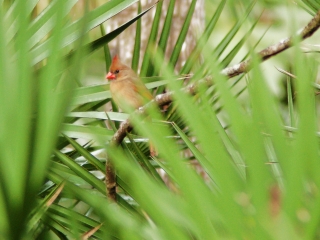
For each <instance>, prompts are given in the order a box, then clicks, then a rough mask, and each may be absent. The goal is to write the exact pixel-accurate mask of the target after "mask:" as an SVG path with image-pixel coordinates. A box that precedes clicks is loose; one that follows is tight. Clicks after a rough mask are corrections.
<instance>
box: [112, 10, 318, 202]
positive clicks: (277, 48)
mask: <svg viewBox="0 0 320 240" xmlns="http://www.w3.org/2000/svg"><path fill="white" fill-rule="evenodd" d="M319 27H320V11H318V12H317V14H316V15H315V16H314V18H312V20H311V21H310V22H309V23H308V25H307V26H305V27H304V28H303V29H302V31H300V32H298V33H297V36H298V37H300V38H301V39H302V40H304V39H306V38H308V37H310V36H312V34H313V33H314V32H316V31H317V30H318V29H319ZM292 41H293V37H290V38H286V39H284V40H281V41H279V42H278V43H277V44H274V45H271V46H269V47H267V48H265V49H263V50H262V51H260V52H259V53H258V54H259V56H260V57H261V61H266V60H267V59H269V58H271V57H272V56H275V55H277V54H279V53H281V52H283V51H284V50H286V49H288V48H290V47H291V46H292ZM250 69H251V60H250V59H249V60H245V61H243V62H241V63H238V64H236V65H234V66H231V67H227V68H225V69H223V70H222V71H221V74H222V75H225V76H227V77H228V78H231V77H234V76H237V75H240V74H242V73H246V72H248V71H249V70H250ZM206 82H208V83H209V85H210V82H211V81H210V79H206ZM197 87H198V83H192V84H190V85H188V86H187V87H185V89H184V90H185V91H186V92H187V93H189V94H194V93H195V92H196V91H197ZM173 94H174V93H173V92H168V93H164V94H159V95H157V96H156V97H155V98H154V100H152V102H154V103H155V104H157V105H158V106H162V105H166V104H169V103H171V102H172V96H173ZM148 105H149V104H147V105H146V106H144V107H141V108H140V109H139V110H137V111H136V113H139V114H143V113H144V112H145V111H146V109H147V108H148ZM131 130H132V126H131V125H130V120H129V119H128V120H126V121H124V122H122V124H121V125H120V128H119V129H118V131H117V132H116V133H115V134H114V135H113V137H112V140H111V143H110V144H115V145H119V144H120V143H121V142H122V140H123V139H124V138H125V136H126V133H127V132H130V131H131ZM106 184H107V195H108V197H109V198H110V199H111V200H114V201H115V200H116V177H115V171H114V168H113V166H112V163H111V162H110V161H107V164H106Z"/></svg>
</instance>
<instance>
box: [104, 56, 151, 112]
mask: <svg viewBox="0 0 320 240" xmlns="http://www.w3.org/2000/svg"><path fill="white" fill-rule="evenodd" d="M106 79H107V80H109V81H110V92H111V96H112V99H113V100H114V102H115V103H116V104H117V105H118V106H119V107H120V108H121V109H122V110H123V111H124V112H127V113H131V112H133V111H134V110H136V109H138V108H140V107H142V106H143V105H145V104H146V103H148V102H149V101H150V100H152V99H153V96H152V94H151V93H150V91H149V90H148V89H147V87H146V86H145V85H144V83H143V82H142V81H141V79H140V78H139V76H138V75H137V74H136V73H135V72H134V71H133V70H132V69H131V68H130V67H128V66H127V65H125V64H123V63H122V62H121V61H120V59H119V57H118V55H115V56H114V57H113V59H112V63H111V65H110V69H109V72H108V74H107V75H106Z"/></svg>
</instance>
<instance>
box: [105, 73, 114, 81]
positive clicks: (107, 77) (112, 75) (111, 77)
mask: <svg viewBox="0 0 320 240" xmlns="http://www.w3.org/2000/svg"><path fill="white" fill-rule="evenodd" d="M106 79H108V80H114V79H116V75H115V74H114V73H112V72H108V74H107V76H106Z"/></svg>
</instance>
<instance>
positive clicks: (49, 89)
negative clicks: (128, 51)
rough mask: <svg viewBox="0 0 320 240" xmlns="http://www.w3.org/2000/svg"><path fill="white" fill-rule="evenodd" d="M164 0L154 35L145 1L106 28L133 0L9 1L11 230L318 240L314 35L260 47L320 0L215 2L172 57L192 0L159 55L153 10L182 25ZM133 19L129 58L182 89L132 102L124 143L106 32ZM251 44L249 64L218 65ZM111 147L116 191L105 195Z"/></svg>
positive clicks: (1, 203)
mask: <svg viewBox="0 0 320 240" xmlns="http://www.w3.org/2000/svg"><path fill="white" fill-rule="evenodd" d="M167 2H169V3H170V4H168V5H167V7H164V6H163V7H162V8H161V4H162V3H161V1H160V2H159V3H158V4H157V5H156V6H155V7H154V9H156V10H152V11H153V12H154V14H155V16H154V17H153V19H154V20H153V22H150V24H151V25H152V30H151V33H154V35H153V34H150V35H148V46H149V47H147V48H146V47H145V46H141V45H142V44H141V43H140V39H141V35H143V34H145V32H144V30H143V29H142V31H139V27H138V26H139V21H140V20H139V19H140V17H141V15H138V13H137V14H136V16H137V17H134V18H133V19H132V21H131V22H128V24H125V25H123V26H122V27H118V28H116V29H115V30H114V31H112V32H107V34H105V33H104V30H105V26H103V25H102V24H108V22H109V21H112V19H113V18H117V15H116V14H117V13H118V12H121V11H123V10H124V9H125V8H126V7H128V6H130V5H132V4H138V1H135V0H123V1H117V0H111V1H108V2H104V1H76V0H68V1H66V0H55V1H50V2H46V1H36V0H29V1H24V0H16V1H0V4H1V6H2V7H1V12H0V72H1V77H0V84H1V87H0V91H1V93H0V107H1V113H2V114H1V118H0V132H1V134H0V146H1V148H0V149H1V154H0V212H1V214H0V238H1V239H87V238H92V239H216V238H217V239H234V238H241V239H243V238H244V239H300V238H305V239H317V238H319V234H320V233H319V230H318V229H319V228H318V226H319V216H320V214H319V211H320V206H319V203H320V199H319V197H320V196H319V184H320V182H319V181H320V179H319V176H320V175H319V139H318V136H319V134H318V131H319V130H318V119H317V114H318V113H317V109H318V107H317V104H318V101H317V94H315V93H317V91H318V89H319V85H317V76H318V69H319V67H318V66H319V64H318V63H319V61H318V45H317V44H314V43H317V38H318V36H319V33H318V34H315V35H314V36H313V37H312V38H311V39H310V40H308V41H307V42H303V43H300V42H299V39H295V40H294V45H295V46H294V47H292V49H291V50H289V51H286V52H284V53H281V54H279V55H278V56H276V57H275V58H274V60H273V62H271V63H261V62H260V60H259V59H258V58H257V57H256V56H255V55H254V54H253V53H254V52H257V51H259V50H261V49H262V48H264V47H267V46H269V45H271V44H274V43H276V42H278V41H279V40H280V39H282V38H283V37H287V36H290V35H293V33H294V32H296V31H297V30H298V29H300V28H301V27H303V26H305V25H306V24H307V22H308V21H309V20H310V19H311V18H312V16H313V15H314V14H315V13H316V12H317V10H318V9H319V3H317V1H297V2H293V1H286V2H285V3H284V2H283V1H262V0H261V1H257V2H248V1H231V0H227V1H209V0H207V1H206V2H205V16H206V17H205V20H206V27H205V28H204V29H205V30H204V33H203V34H200V35H199V36H197V37H198V40H197V42H196V44H195V48H193V47H192V51H191V55H190V56H189V57H188V58H187V59H186V60H185V62H184V64H183V65H182V68H177V67H176V68H174V67H175V66H176V62H177V60H178V58H177V56H179V55H181V51H182V50H181V49H182V46H183V42H184V35H183V34H184V33H187V31H185V32H184V31H183V29H186V30H187V29H188V28H189V20H191V19H192V14H191V13H192V12H193V6H195V5H194V4H195V3H196V1H195V0H194V1H191V3H190V7H189V13H190V15H186V16H185V17H186V18H185V21H184V22H183V26H184V27H183V26H181V30H180V32H179V35H180V36H181V37H180V38H179V40H177V42H175V47H174V49H173V52H172V53H167V55H166V58H164V57H163V55H164V54H163V53H164V50H165V49H166V46H167V45H166V43H167V38H168V37H169V32H167V31H163V29H165V28H162V25H161V26H158V25H157V19H158V18H157V16H159V17H160V16H161V11H163V12H166V13H167V17H166V19H165V20H164V26H168V27H169V26H171V25H172V23H171V17H170V15H171V14H170V12H173V10H174V8H175V5H174V4H173V3H175V1H173V0H171V1H167ZM177 2H178V1H177ZM152 3H155V1H154V2H152ZM43 4H44V5H43ZM141 11H142V13H144V11H146V13H145V14H146V15H147V14H152V12H151V11H150V12H147V11H148V9H147V8H145V7H144V8H142V10H141ZM146 15H144V16H146ZM144 16H142V18H143V17H144ZM104 22H106V23H104ZM134 22H137V23H138V24H137V25H135V27H134V30H136V35H135V36H134V37H132V39H130V41H132V42H135V43H137V44H136V45H135V48H134V52H133V53H132V58H131V59H132V62H128V65H131V64H132V66H133V68H135V69H137V70H138V72H140V74H141V76H143V77H145V78H143V80H144V81H145V82H146V83H147V86H148V88H150V89H151V90H152V91H153V93H154V95H156V94H160V93H162V92H163V91H164V89H167V90H171V91H173V92H174V98H173V99H174V101H173V104H171V105H170V106H166V108H165V109H163V110H166V111H163V112H162V113H161V114H160V111H159V110H158V109H157V108H153V107H151V108H150V109H148V110H147V112H148V115H150V116H151V117H152V119H153V122H152V123H149V122H145V121H144V120H143V117H142V116H140V115H134V116H132V122H133V125H134V132H132V133H130V134H129V133H128V134H127V138H126V139H125V141H124V142H123V143H122V144H121V147H113V146H111V145H110V144H109V142H110V139H111V138H112V136H113V134H114V132H115V130H116V128H118V127H119V122H120V121H123V120H125V119H126V118H127V117H128V115H127V114H124V113H115V112H116V111H117V108H116V106H114V105H113V104H112V102H111V98H110V97H111V96H110V92H109V91H108V84H106V83H105V82H104V74H105V72H106V69H108V65H109V64H110V57H111V55H110V49H109V48H108V43H109V42H111V41H112V40H113V41H116V39H117V38H120V37H121V35H119V34H120V33H122V32H123V31H126V29H127V27H128V26H129V25H130V24H131V23H134ZM173 24H174V23H173ZM158 39H162V40H161V41H158ZM190 47H191V46H190ZM193 49H195V50H193ZM138 52H142V53H143V54H141V55H140V57H139V55H138V54H137V53H138ZM200 53H201V54H200ZM244 58H252V59H253V60H252V61H253V66H254V68H253V70H252V71H251V72H250V73H248V74H243V75H241V76H237V77H234V78H232V79H229V80H227V79H226V77H224V76H221V75H220V74H219V73H220V71H221V69H223V68H224V67H227V66H230V65H233V64H236V63H238V62H240V61H241V60H242V59H244ZM139 59H140V61H139ZM137 63H140V64H137ZM138 66H140V67H138ZM274 66H276V67H278V68H282V69H285V71H287V72H290V73H292V74H293V76H292V75H290V74H284V73H283V71H282V72H279V71H278V70H277V69H276V68H275V67H274ZM189 73H193V74H194V75H192V76H191V77H190V78H188V79H186V78H185V74H189ZM181 76H184V77H183V78H181ZM208 76H214V77H213V83H211V84H209V85H207V84H206V83H203V80H204V79H206V77H208ZM186 80H188V81H186ZM187 82H188V83H193V82H197V83H199V85H198V88H197V93H196V94H194V95H189V94H187V93H185V92H184V91H180V89H181V88H182V87H183V86H185V85H186V84H187ZM108 103H109V104H110V106H112V107H113V110H114V112H109V111H108V112H107V113H106V112H105V110H104V109H105V108H104V106H105V104H108ZM109 108H110V107H109ZM148 139H150V140H152V142H153V143H154V144H155V145H156V146H157V148H158V150H159V156H158V157H154V158H151V157H150V156H149V153H148V144H147V141H148ZM107 159H109V160H110V159H112V161H113V163H114V165H115V168H116V173H117V185H118V192H117V203H114V202H111V201H110V200H108V199H107V198H106V187H105V184H104V177H105V176H104V174H105V163H106V161H107ZM164 179H165V180H166V181H164Z"/></svg>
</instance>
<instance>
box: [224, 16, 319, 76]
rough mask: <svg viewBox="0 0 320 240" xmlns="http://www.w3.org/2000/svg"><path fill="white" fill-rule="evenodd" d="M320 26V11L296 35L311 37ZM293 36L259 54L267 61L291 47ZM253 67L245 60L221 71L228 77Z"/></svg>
mask: <svg viewBox="0 0 320 240" xmlns="http://www.w3.org/2000/svg"><path fill="white" fill-rule="evenodd" d="M319 27H320V11H318V12H317V14H316V15H315V16H314V18H312V19H311V21H310V22H309V23H308V25H307V26H305V27H304V28H303V29H302V31H300V32H298V33H297V34H296V37H300V38H301V39H302V40H304V39H306V38H308V37H311V36H312V34H313V33H315V32H316V31H317V30H318V28H319ZM292 40H293V37H289V38H286V39H283V40H281V41H280V42H278V43H277V44H274V45H271V46H269V47H267V48H265V49H263V50H262V51H260V52H259V53H258V54H259V56H260V57H261V60H262V61H265V60H267V59H269V58H271V57H272V56H275V55H277V54H279V53H281V52H283V51H284V50H286V49H288V48H290V47H291V46H292ZM250 69H251V60H250V59H249V60H246V61H243V62H241V63H239V64H236V65H234V66H232V67H227V68H225V69H223V70H222V71H221V73H222V74H223V75H226V76H227V77H228V78H231V77H234V76H237V75H240V74H242V73H245V72H248V71H249V70H250Z"/></svg>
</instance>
